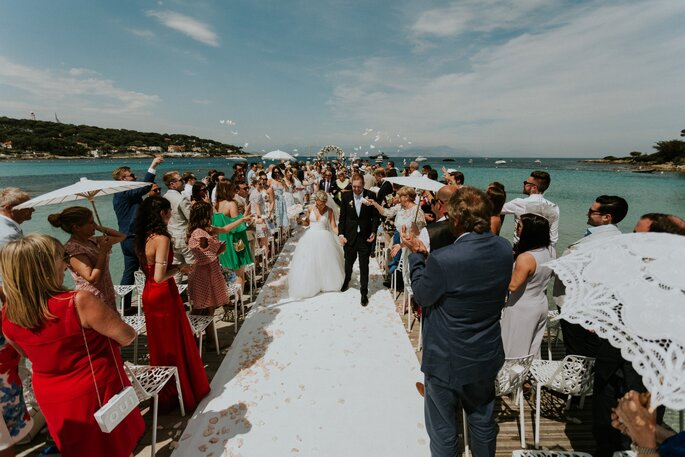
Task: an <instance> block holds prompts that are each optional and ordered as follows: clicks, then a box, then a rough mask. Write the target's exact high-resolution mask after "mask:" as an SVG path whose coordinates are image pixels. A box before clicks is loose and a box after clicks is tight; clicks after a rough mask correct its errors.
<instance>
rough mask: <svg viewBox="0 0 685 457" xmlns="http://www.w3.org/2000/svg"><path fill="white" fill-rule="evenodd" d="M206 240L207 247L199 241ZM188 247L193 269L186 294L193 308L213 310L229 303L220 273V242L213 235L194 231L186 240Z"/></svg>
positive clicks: (199, 230) (198, 230) (197, 230)
mask: <svg viewBox="0 0 685 457" xmlns="http://www.w3.org/2000/svg"><path fill="white" fill-rule="evenodd" d="M203 238H205V239H206V240H207V247H206V248H203V247H202V246H201V240H202V239H203ZM188 247H189V248H190V250H191V251H193V255H194V256H195V268H194V269H193V271H192V272H191V273H190V275H188V294H189V296H190V302H191V303H192V305H193V308H199V309H201V308H214V307H216V306H222V305H225V304H227V303H228V302H229V298H228V290H227V288H226V280H225V279H224V275H223V273H222V272H221V265H220V264H219V257H218V252H219V250H220V249H221V242H220V241H219V239H218V238H217V237H216V236H215V235H210V234H209V233H207V232H206V231H204V230H202V229H195V230H194V231H193V233H192V234H191V236H190V239H189V240H188Z"/></svg>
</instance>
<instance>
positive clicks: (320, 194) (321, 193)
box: [314, 190, 328, 203]
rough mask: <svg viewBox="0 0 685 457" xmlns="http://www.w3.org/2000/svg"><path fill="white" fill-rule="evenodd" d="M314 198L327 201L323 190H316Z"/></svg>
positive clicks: (326, 195)
mask: <svg viewBox="0 0 685 457" xmlns="http://www.w3.org/2000/svg"><path fill="white" fill-rule="evenodd" d="M314 200H318V201H321V202H324V203H325V202H327V201H328V194H327V193H326V192H324V191H323V190H317V191H316V193H315V194H314Z"/></svg>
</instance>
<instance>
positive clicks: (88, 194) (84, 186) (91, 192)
mask: <svg viewBox="0 0 685 457" xmlns="http://www.w3.org/2000/svg"><path fill="white" fill-rule="evenodd" d="M151 184H152V183H149V182H137V181H92V180H90V179H88V178H81V179H80V180H79V181H78V182H77V183H76V184H72V185H70V186H66V187H62V188H61V189H57V190H53V191H52V192H48V193H47V194H43V195H39V196H38V197H35V198H32V199H31V200H29V201H26V202H24V203H22V204H21V205H17V206H15V208H16V209H23V208H35V207H37V206H45V205H56V204H58V203H63V202H70V201H74V200H81V199H84V198H85V199H86V200H88V201H89V202H90V204H91V205H93V212H94V213H95V218H96V219H97V221H98V225H100V226H102V223H101V222H100V216H99V215H98V210H97V208H96V207H95V202H94V201H93V200H94V199H95V197H96V196H98V195H110V194H117V193H119V192H124V191H127V190H131V189H137V188H140V187H145V186H149V185H151Z"/></svg>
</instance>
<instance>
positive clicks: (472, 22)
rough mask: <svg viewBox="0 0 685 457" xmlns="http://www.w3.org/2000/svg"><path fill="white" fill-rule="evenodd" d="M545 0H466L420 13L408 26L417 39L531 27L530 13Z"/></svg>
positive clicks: (545, 4)
mask: <svg viewBox="0 0 685 457" xmlns="http://www.w3.org/2000/svg"><path fill="white" fill-rule="evenodd" d="M549 5H550V3H549V2H548V1H546V0H518V1H516V2H512V1H507V0H467V1H460V2H455V3H453V4H451V5H449V6H446V7H443V8H434V9H431V10H428V11H424V12H422V13H421V14H420V15H419V17H418V18H417V19H416V22H414V24H413V25H412V26H411V31H412V33H413V34H415V35H416V36H436V37H452V36H456V35H460V34H462V33H465V32H472V31H476V32H491V31H493V30H498V29H510V28H512V27H521V26H526V25H530V24H531V23H532V22H533V21H534V19H533V16H532V14H531V13H532V12H534V11H535V10H537V9H540V8H541V7H545V6H549Z"/></svg>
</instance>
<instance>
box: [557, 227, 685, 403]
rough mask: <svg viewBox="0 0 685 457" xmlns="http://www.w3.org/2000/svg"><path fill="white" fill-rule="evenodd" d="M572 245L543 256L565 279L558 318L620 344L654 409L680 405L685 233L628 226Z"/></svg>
mask: <svg viewBox="0 0 685 457" xmlns="http://www.w3.org/2000/svg"><path fill="white" fill-rule="evenodd" d="M576 247H577V249H576V250H575V251H574V252H572V253H571V254H568V255H565V256H563V257H561V258H559V259H556V260H553V261H551V262H548V263H547V266H549V267H550V268H552V269H553V270H554V271H555V272H556V274H557V275H558V276H559V279H561V280H562V281H563V283H564V285H565V286H566V297H565V299H564V305H563V306H562V307H561V313H560V315H559V318H560V319H565V320H567V321H569V322H573V323H577V324H580V325H582V326H583V327H585V328H587V329H588V330H592V331H594V332H596V333H597V334H598V335H599V336H600V337H602V338H605V339H607V340H608V341H609V343H611V345H613V346H614V347H616V348H618V349H620V350H621V355H622V356H623V357H624V358H625V359H626V360H628V361H630V362H632V365H633V367H634V368H635V370H636V371H637V372H638V373H639V374H640V376H642V381H643V382H644V384H645V386H646V387H647V389H648V390H649V391H650V392H651V393H652V398H651V406H652V407H653V408H656V407H657V406H659V405H664V406H667V407H669V408H672V409H675V410H682V409H685V332H683V329H684V328H685V262H684V261H683V259H684V258H685V237H683V236H679V235H671V234H666V233H629V234H625V235H618V236H615V237H608V238H602V239H601V240H597V241H596V242H590V243H581V244H578V245H577V246H576Z"/></svg>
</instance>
